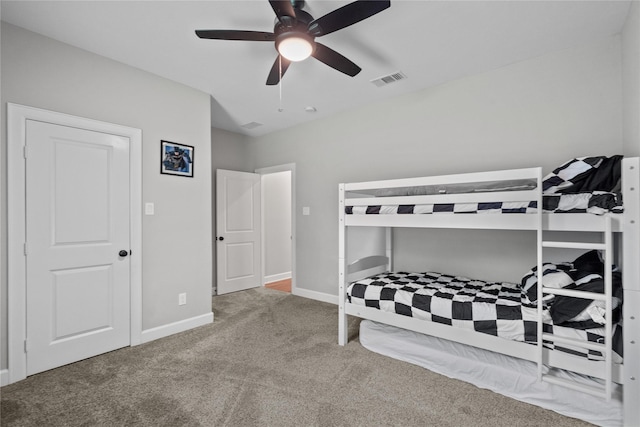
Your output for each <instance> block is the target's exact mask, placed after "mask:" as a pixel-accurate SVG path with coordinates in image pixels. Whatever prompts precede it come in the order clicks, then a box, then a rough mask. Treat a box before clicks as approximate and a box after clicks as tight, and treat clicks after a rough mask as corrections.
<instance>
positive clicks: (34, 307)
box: [25, 120, 130, 375]
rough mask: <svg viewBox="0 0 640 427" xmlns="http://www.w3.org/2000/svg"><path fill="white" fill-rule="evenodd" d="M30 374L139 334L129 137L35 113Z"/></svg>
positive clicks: (29, 204) (29, 178)
mask: <svg viewBox="0 0 640 427" xmlns="http://www.w3.org/2000/svg"><path fill="white" fill-rule="evenodd" d="M26 132H27V137H26V141H27V144H26V158H27V160H26V189H27V191H26V194H27V196H26V248H25V249H26V253H27V258H26V259H27V261H26V262H27V270H26V271H27V280H26V283H27V289H26V296H27V327H26V330H27V342H26V346H25V347H26V349H27V374H28V375H31V374H34V373H37V372H41V371H44V370H47V369H51V368H54V367H57V366H61V365H64V364H67V363H71V362H75V361H78V360H82V359H85V358H88V357H92V356H95V355H97V354H101V353H105V352H107V351H111V350H114V349H117V348H121V347H125V346H128V345H129V343H130V275H129V273H130V271H129V270H130V262H129V256H128V255H129V251H130V230H129V224H130V208H129V203H130V202H129V200H130V198H129V179H130V177H129V149H130V147H129V139H128V138H125V137H121V136H116V135H110V134H106V133H101V132H95V131H88V130H83V129H78V128H73V127H67V126H61V125H54V124H49V123H43V122H39V121H34V120H27V127H26Z"/></svg>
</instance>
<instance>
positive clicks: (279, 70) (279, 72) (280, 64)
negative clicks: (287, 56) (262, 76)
mask: <svg viewBox="0 0 640 427" xmlns="http://www.w3.org/2000/svg"><path fill="white" fill-rule="evenodd" d="M278 75H279V76H280V82H279V84H278V90H279V92H280V107H279V108H278V112H279V113H282V111H284V110H283V108H282V55H278Z"/></svg>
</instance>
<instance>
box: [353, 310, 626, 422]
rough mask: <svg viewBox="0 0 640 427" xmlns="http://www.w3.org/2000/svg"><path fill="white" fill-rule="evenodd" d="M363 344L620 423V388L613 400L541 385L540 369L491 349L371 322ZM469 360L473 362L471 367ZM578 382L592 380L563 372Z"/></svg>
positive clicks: (533, 400)
mask: <svg viewBox="0 0 640 427" xmlns="http://www.w3.org/2000/svg"><path fill="white" fill-rule="evenodd" d="M360 343H361V344H362V345H363V346H364V347H365V348H367V349H369V350H371V351H373V352H376V353H379V354H382V355H385V356H389V357H393V358H394V359H398V360H403V361H405V362H409V363H413V364H415V365H419V366H422V367H424V368H427V369H429V370H431V371H433V372H436V373H439V374H442V375H445V376H447V377H450V378H456V379H460V380H462V381H465V382H468V383H471V384H474V385H475V386H477V387H480V388H484V389H488V390H491V391H494V392H496V393H500V394H502V395H505V396H508V397H511V398H513V399H516V400H520V401H522V402H527V403H530V404H533V405H537V406H540V407H542V408H545V409H549V410H552V411H555V412H558V413H560V414H562V415H566V416H569V417H573V418H578V419H581V420H584V421H587V422H590V423H592V424H596V425H601V426H621V425H622V387H621V386H619V385H615V384H614V387H615V388H614V394H613V398H612V400H611V401H610V402H606V401H605V400H604V399H600V398H597V397H595V396H591V395H589V394H585V393H581V392H577V391H573V390H570V389H567V388H565V387H562V386H558V385H555V384H550V383H547V382H538V381H537V366H536V364H535V363H533V362H529V361H526V360H521V359H517V358H514V357H510V356H505V355H503V354H499V353H494V352H492V351H488V350H483V349H479V348H475V347H471V346H467V345H464V344H459V343H456V342H452V341H448V340H444V339H440V338H436V337H431V336H428V335H424V334H420V333H417V332H413V331H409V330H406V329H401V328H396V327H394V326H389V325H384V324H381V323H377V322H373V321H371V320H363V321H362V322H361V323H360ZM470 361H471V363H470ZM554 375H561V376H564V377H566V378H569V376H570V378H571V379H573V380H574V381H584V382H586V383H589V382H590V381H593V380H592V379H590V378H586V377H583V376H580V375H577V374H573V373H568V372H565V371H562V372H556V373H554Z"/></svg>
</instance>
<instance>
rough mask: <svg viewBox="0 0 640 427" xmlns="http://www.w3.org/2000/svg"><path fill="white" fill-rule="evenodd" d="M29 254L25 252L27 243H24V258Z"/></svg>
mask: <svg viewBox="0 0 640 427" xmlns="http://www.w3.org/2000/svg"><path fill="white" fill-rule="evenodd" d="M28 253H29V251H28V250H27V243H26V242H25V243H24V256H27V254H28Z"/></svg>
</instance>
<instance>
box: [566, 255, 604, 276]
mask: <svg viewBox="0 0 640 427" xmlns="http://www.w3.org/2000/svg"><path fill="white" fill-rule="evenodd" d="M573 268H574V269H575V270H578V271H580V272H583V273H595V274H599V275H601V276H604V263H603V262H602V259H601V258H600V253H599V252H598V251H596V250H593V251H589V252H586V253H584V254H582V255H580V256H579V257H578V258H576V259H575V261H573Z"/></svg>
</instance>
